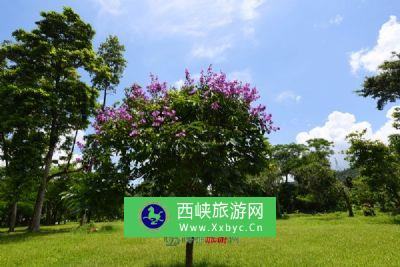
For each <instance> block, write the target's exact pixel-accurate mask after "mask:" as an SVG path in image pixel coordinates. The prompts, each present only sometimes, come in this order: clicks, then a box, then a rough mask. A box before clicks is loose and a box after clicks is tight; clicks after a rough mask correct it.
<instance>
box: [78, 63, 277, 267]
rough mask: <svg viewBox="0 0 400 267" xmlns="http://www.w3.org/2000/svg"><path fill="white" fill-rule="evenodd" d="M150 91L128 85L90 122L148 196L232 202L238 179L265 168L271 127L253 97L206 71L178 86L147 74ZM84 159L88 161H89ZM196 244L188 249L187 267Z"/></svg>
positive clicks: (241, 86)
mask: <svg viewBox="0 0 400 267" xmlns="http://www.w3.org/2000/svg"><path fill="white" fill-rule="evenodd" d="M151 78H152V82H151V84H150V85H149V86H147V91H144V90H142V88H141V87H140V86H138V85H133V86H132V87H131V88H129V90H127V92H126V96H125V98H124V100H123V102H122V104H120V105H119V106H118V107H112V108H106V109H105V110H104V112H101V113H100V114H99V115H98V116H97V118H96V122H95V125H94V127H95V129H96V131H97V134H98V135H97V140H98V142H99V145H100V146H102V147H108V148H110V149H111V150H112V153H113V154H114V155H116V156H118V157H119V168H120V169H121V172H122V173H126V174H128V175H129V177H131V179H132V180H133V181H135V180H136V181H142V183H141V185H140V187H139V189H141V190H142V192H146V194H148V195H151V196H209V195H212V196H233V195H236V194H239V193H240V191H242V190H241V187H242V186H243V184H244V183H243V177H246V175H255V174H258V173H260V172H261V171H262V170H263V169H264V168H265V166H266V163H267V162H268V157H267V144H268V143H267V141H266V139H265V137H264V133H269V132H270V131H272V130H275V129H276V128H275V127H274V126H273V125H272V121H271V115H269V114H266V113H265V107H264V106H261V105H260V106H257V107H252V103H253V102H254V101H255V100H256V99H257V91H256V89H255V88H251V87H250V85H248V84H242V83H241V82H238V81H228V80H226V76H225V74H223V73H214V72H212V70H211V68H209V69H208V71H207V73H206V74H204V73H203V72H202V74H201V77H200V79H199V81H198V82H197V83H194V81H193V80H192V79H191V77H190V74H189V72H186V82H185V85H184V86H183V87H182V88H179V89H175V88H172V89H168V88H167V85H166V83H160V82H159V81H158V78H157V77H155V76H152V77H151ZM88 160H89V158H86V159H85V161H88ZM192 259H193V242H188V243H187V244H186V263H187V265H188V266H191V264H192Z"/></svg>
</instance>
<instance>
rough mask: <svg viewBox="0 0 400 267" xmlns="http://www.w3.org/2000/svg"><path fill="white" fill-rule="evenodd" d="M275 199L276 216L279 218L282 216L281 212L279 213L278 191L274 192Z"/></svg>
mask: <svg viewBox="0 0 400 267" xmlns="http://www.w3.org/2000/svg"><path fill="white" fill-rule="evenodd" d="M275 200H276V217H277V218H278V219H280V218H282V213H281V205H280V203H279V198H278V193H276V194H275Z"/></svg>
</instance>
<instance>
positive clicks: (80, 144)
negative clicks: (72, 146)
mask: <svg viewBox="0 0 400 267" xmlns="http://www.w3.org/2000/svg"><path fill="white" fill-rule="evenodd" d="M76 145H77V146H78V147H79V149H80V150H82V149H83V148H84V147H85V145H84V144H83V143H81V142H79V141H78V142H76Z"/></svg>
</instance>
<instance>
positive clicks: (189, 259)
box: [185, 237, 194, 267]
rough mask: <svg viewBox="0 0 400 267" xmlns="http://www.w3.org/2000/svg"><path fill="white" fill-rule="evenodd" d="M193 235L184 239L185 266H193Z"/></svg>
mask: <svg viewBox="0 0 400 267" xmlns="http://www.w3.org/2000/svg"><path fill="white" fill-rule="evenodd" d="M193 246H194V237H192V238H191V239H189V240H187V241H186V265H185V266H186V267H192V266H193Z"/></svg>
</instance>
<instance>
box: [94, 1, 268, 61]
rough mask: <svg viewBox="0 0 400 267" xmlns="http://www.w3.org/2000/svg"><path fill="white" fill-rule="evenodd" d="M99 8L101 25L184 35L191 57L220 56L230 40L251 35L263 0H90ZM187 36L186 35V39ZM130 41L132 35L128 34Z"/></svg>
mask: <svg viewBox="0 0 400 267" xmlns="http://www.w3.org/2000/svg"><path fill="white" fill-rule="evenodd" d="M91 1H95V2H96V3H97V6H98V7H99V8H100V11H99V20H101V22H102V23H103V25H112V27H113V28H115V27H118V28H121V29H123V31H125V32H126V33H127V34H129V36H135V35H140V36H143V35H144V36H150V37H152V38H161V39H164V38H165V37H184V38H186V41H189V43H190V45H191V46H192V47H191V52H192V56H194V57H198V58H213V57H217V58H220V57H221V55H222V54H223V53H225V52H226V51H227V50H228V49H229V48H230V47H231V46H232V45H233V42H231V41H229V42H227V41H223V42H215V40H225V39H226V38H231V37H233V38H231V39H230V40H235V41H237V40H239V39H240V38H243V37H249V36H250V37H252V38H253V37H254V35H255V25H254V21H255V20H256V18H257V17H259V15H260V9H261V6H262V5H263V3H264V0H202V1H199V0H169V1H164V0H147V1H128V0H91ZM188 37H189V38H188ZM131 38H132V39H133V40H134V37H131Z"/></svg>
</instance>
